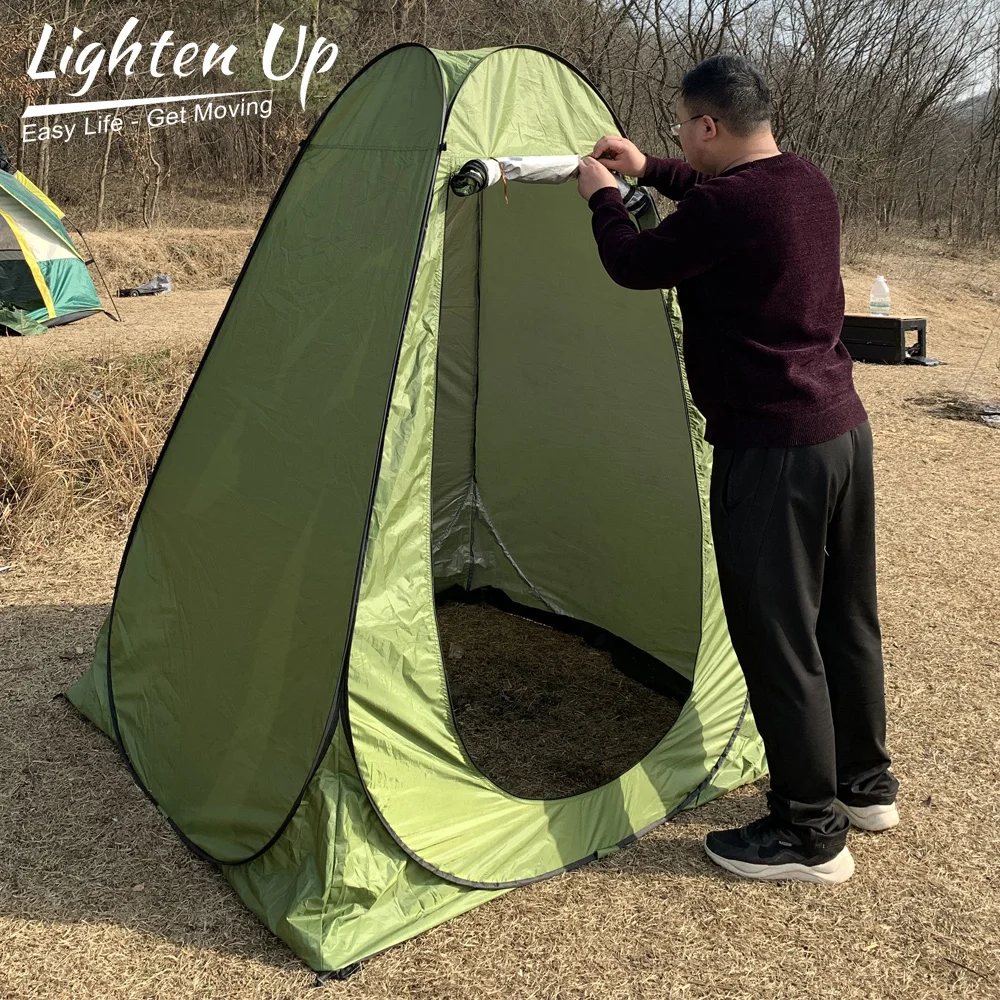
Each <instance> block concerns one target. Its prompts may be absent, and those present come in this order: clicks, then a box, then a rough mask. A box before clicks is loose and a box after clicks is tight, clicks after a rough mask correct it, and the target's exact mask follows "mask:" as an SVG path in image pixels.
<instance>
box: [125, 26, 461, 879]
mask: <svg viewBox="0 0 1000 1000" xmlns="http://www.w3.org/2000/svg"><path fill="white" fill-rule="evenodd" d="M408 48H416V49H425V50H426V51H428V52H430V51H431V50H430V49H428V48H427V46H425V45H415V44H411V43H403V44H401V45H395V46H393V47H392V48H391V49H386V51H385V52H381V53H379V55H377V56H376V57H375V58H374V59H372V60H370V61H369V62H368V63H366V64H365V65H364V66H363V67H362V68H361V69H359V70H358V72H357V73H355V74H354V76H353V77H351V79H350V80H349V81H348V82H347V83H346V84H345V85H344V88H343V89H342V90H341V91H340V93H339V94H338V95H337V97H336V98H334V100H333V101H332V102H331V103H330V105H329V107H327V109H326V110H325V111H324V112H323V114H322V115H320V117H319V119H318V120H317V121H316V124H315V125H314V126H313V128H312V131H311V132H310V133H309V136H308V138H306V139H305V140H304V141H303V142H302V143H301V144H300V146H299V151H298V153H297V154H296V157H295V159H294V161H293V162H292V164H291V166H290V167H289V168H288V171H287V173H286V174H285V176H284V178H283V179H282V181H281V185H280V186H279V188H278V191H277V193H276V194H275V196H274V198H273V199H272V200H271V204H270V205H269V206H268V210H267V214H266V215H265V216H264V221H263V222H262V223H261V225H260V229H258V231H257V235H256V237H255V238H254V241H253V244H252V245H251V247H250V251H249V253H248V254H247V257H246V260H245V261H244V262H243V267H242V268H241V270H240V273H239V276H238V277H237V279H236V283H235V284H234V285H233V290H232V293H231V294H230V296H229V301H228V302H227V303H226V307H225V309H223V311H222V315H221V316H220V317H219V322H218V323H217V324H216V327H215V330H214V331H213V333H212V336H211V338H210V340H209V342H208V346H207V347H206V348H205V353H204V354H203V355H202V358H201V361H200V362H199V364H198V368H197V370H196V371H195V373H194V377H193V378H192V379H191V385H190V386H189V387H188V391H187V393H186V394H185V396H184V400H183V401H182V402H181V405H180V408H179V409H178V411H177V416H176V417H175V418H174V422H173V424H172V425H171V427H170V431H169V433H168V434H167V438H166V440H165V441H164V443H163V447H162V448H161V449H160V454H159V456H158V457H157V459H156V465H155V466H154V467H153V472H152V474H151V475H150V477H149V483H148V484H147V486H146V491H145V493H144V494H143V497H142V500H141V501H140V503H139V509H138V510H137V511H136V515H135V519H134V520H133V522H132V528H131V530H130V532H129V536H128V540H127V541H126V543H125V549H124V552H123V553H122V560H121V563H120V565H119V568H118V577H117V579H116V580H115V592H114V596H113V597H112V600H111V610H110V612H109V615H108V618H109V626H108V650H107V688H108V708H109V712H110V715H111V722H112V725H113V727H114V734H115V742H116V743H117V744H118V750H119V752H120V754H121V756H122V758H123V760H124V761H125V764H126V766H127V767H128V770H129V774H131V776H132V780H133V781H134V782H135V783H136V784H137V785H138V786H139V789H140V790H141V791H142V793H143V794H144V795H145V796H146V798H148V799H149V800H150V802H152V803H153V805H154V806H156V808H157V810H158V811H159V812H160V813H161V814H162V815H163V816H164V818H165V819H166V820H167V822H168V823H169V824H170V826H171V827H172V828H173V829H174V831H175V832H176V833H177V835H178V837H180V839H181V840H182V841H183V842H184V844H186V845H187V846H188V847H189V848H190V849H191V850H192V851H193V852H194V853H195V854H197V855H198V857H200V858H203V859H204V860H206V861H211V862H213V863H215V864H219V865H244V864H249V863H250V862H251V861H255V860H256V859H257V858H259V857H261V856H262V855H264V854H266V853H267V852H268V851H269V850H270V849H271V848H272V847H273V846H274V845H275V843H277V841H278V839H279V838H280V837H281V835H282V834H283V833H284V832H285V830H286V828H287V827H288V824H289V823H290V822H291V821H292V818H293V817H294V815H295V813H296V812H297V811H298V808H299V805H300V804H301V802H302V799H303V797H304V796H305V793H306V789H307V788H308V787H309V783H310V782H311V781H312V779H313V776H314V775H315V773H316V771H317V770H318V769H319V765H320V764H321V763H322V761H323V758H324V757H325V756H326V751H327V750H328V749H329V746H330V742H331V740H332V739H333V734H334V732H335V730H336V725H335V723H336V721H337V719H338V718H339V703H340V701H341V700H342V695H343V691H344V686H345V682H346V677H347V660H348V656H349V653H350V648H351V638H352V633H353V629H354V615H355V612H356V609H357V602H358V592H359V590H360V584H361V569H362V567H363V564H364V548H362V551H361V553H360V555H359V559H358V571H357V574H356V579H355V587H354V598H353V601H352V604H351V613H350V620H349V627H348V631H347V634H346V637H345V645H344V657H343V664H342V666H341V674H340V678H339V680H338V684H337V689H336V692H335V694H334V701H333V705H332V706H331V708H330V714H329V716H328V718H327V724H326V727H325V729H324V732H323V736H322V738H321V743H320V747H319V749H318V750H317V752H316V756H315V758H314V760H313V763H312V766H311V767H310V769H309V773H308V775H307V777H306V779H305V781H304V782H303V784H302V788H301V790H300V791H299V794H298V796H297V797H296V799H295V801H294V803H293V804H292V807H291V809H290V810H289V812H288V815H287V816H286V817H285V819H284V820H283V821H282V823H281V825H280V826H279V827H278V829H277V831H276V832H275V834H274V836H272V837H271V839H270V840H269V841H268V842H267V843H266V844H265V845H264V846H263V847H261V848H260V850H258V851H256V852H255V853H254V854H252V855H250V856H249V857H246V858H243V859H242V860H240V861H223V860H221V859H219V858H216V857H214V856H213V855H212V854H210V853H209V852H208V851H206V850H204V849H203V848H201V847H199V846H198V845H197V844H196V843H195V842H194V841H193V840H191V839H190V838H189V837H188V836H187V834H185V833H184V831H183V830H182V829H181V828H180V827H179V826H178V825H177V824H176V823H175V822H174V821H173V820H172V819H171V818H170V817H169V816H168V815H167V813H166V812H165V811H164V810H163V808H162V807H161V806H160V804H159V803H158V802H157V801H156V798H155V796H154V795H153V793H152V792H151V791H150V790H149V789H148V788H147V787H146V785H145V783H144V782H143V780H142V778H140V777H139V774H138V772H137V771H136V769H135V766H134V765H133V763H132V759H131V758H130V757H129V754H128V751H127V750H126V749H125V744H124V741H123V740H122V734H121V728H120V725H119V722H118V712H117V709H116V706H115V698H114V683H113V680H112V669H111V662H112V656H111V646H112V637H113V631H114V614H115V604H116V603H117V600H118V592H119V589H120V587H121V582H122V576H123V574H124V571H125V562H126V559H127V557H128V554H129V549H130V548H131V547H132V542H133V540H134V539H135V534H136V531H137V529H138V525H139V521H140V519H141V517H142V512H143V508H144V507H145V504H146V501H147V499H148V498H149V495H150V492H151V490H152V488H153V484H154V483H155V481H156V474H157V472H158V471H159V468H160V464H161V463H162V461H163V456H164V455H165V454H166V452H167V448H168V447H169V445H170V441H171V439H172V438H173V435H174V432H175V431H176V429H177V426H178V424H179V423H180V421H181V418H182V417H183V415H184V409H185V407H186V406H187V401H188V400H189V399H190V398H191V394H192V393H193V391H194V388H195V385H196V384H197V382H198V377H199V376H200V375H201V372H202V370H203V369H204V367H205V362H206V361H207V359H208V356H209V354H210V353H211V351H212V347H213V345H214V344H215V341H216V339H217V337H218V336H219V333H220V331H221V330H222V328H223V326H224V324H225V320H226V316H227V315H228V313H229V308H230V306H231V305H232V303H233V300H234V299H235V298H236V293H237V292H238V291H239V288H240V285H241V284H242V282H243V278H244V277H245V275H246V273H247V270H248V268H249V266H250V261H251V260H252V259H253V256H254V253H255V252H256V250H257V247H258V245H259V244H260V241H261V239H262V238H263V236H264V233H265V232H266V230H267V226H268V223H269V222H270V221H271V218H272V216H273V215H274V212H275V210H276V208H277V206H278V203H279V202H280V201H281V197H282V195H283V194H284V193H285V190H286V188H287V187H288V184H289V182H290V181H291V178H292V177H293V175H294V174H295V171H296V169H297V168H298V166H299V164H300V162H301V160H302V158H303V156H304V155H305V154H306V153H307V152H308V150H309V148H310V141H311V140H312V138H313V136H315V135H316V133H317V132H318V131H319V129H320V128H321V127H322V125H323V122H324V121H326V118H327V116H328V115H329V114H330V112H331V111H332V110H333V109H334V107H336V105H337V103H338V102H339V100H340V98H341V97H342V96H343V95H344V94H345V93H346V92H347V91H348V89H349V88H350V86H351V84H353V83H354V82H355V81H356V80H358V79H359V78H360V77H361V76H362V75H363V74H364V73H366V72H367V71H368V70H369V69H370V68H371V67H372V66H374V65H375V64H376V63H378V62H379V61H380V60H382V59H384V58H385V57H386V56H388V55H390V54H391V53H393V52H396V51H398V50H400V49H408ZM435 64H437V65H438V67H439V72H440V64H438V63H437V60H436V59H435ZM442 92H443V93H446V88H445V86H444V78H443V74H442ZM445 111H446V105H445V103H444V102H442V122H441V130H442V131H441V134H442V138H443V135H444V126H445V121H446V117H445ZM439 162H440V153H439V154H438V158H437V161H436V162H435V166H434V171H433V175H432V177H431V182H430V185H429V186H428V192H427V203H426V205H425V208H424V218H423V223H422V226H421V230H420V235H419V238H418V241H417V244H418V245H417V252H416V257H415V260H414V264H413V270H412V273H411V276H410V287H409V291H408V293H407V298H406V304H405V307H404V310H403V319H402V323H401V328H400V335H399V342H398V344H397V347H396V359H395V362H394V364H393V370H392V377H391V381H390V387H389V392H388V396H387V402H386V409H385V414H384V417H383V424H382V433H381V435H380V436H379V444H378V449H379V450H378V456H377V463H380V461H381V455H382V447H383V443H384V439H385V428H386V421H387V420H388V414H389V406H390V405H391V401H392V388H393V385H394V384H395V379H396V369H397V368H398V365H399V350H400V348H401V346H402V339H403V334H404V332H405V330H406V320H407V316H408V314H409V311H410V299H411V298H412V295H413V286H414V282H415V281H416V273H417V267H418V266H419V263H420V256H421V254H422V253H423V243H424V234H425V233H426V231H427V221H428V219H429V217H430V210H431V205H432V202H433V198H434V183H435V180H436V176H437V170H438V163H439ZM378 471H379V470H378V467H376V470H375V477H374V482H373V485H372V493H371V496H370V498H369V507H368V514H367V517H366V518H365V527H364V536H363V539H362V543H363V545H364V544H365V543H366V541H367V536H368V525H369V522H370V520H371V513H372V507H373V505H374V502H375V493H374V491H375V486H376V485H377V483H378Z"/></svg>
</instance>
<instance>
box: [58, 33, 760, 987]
mask: <svg viewBox="0 0 1000 1000" xmlns="http://www.w3.org/2000/svg"><path fill="white" fill-rule="evenodd" d="M617 128H618V126H617V123H616V120H615V118H614V116H613V114H612V113H611V111H610V110H609V108H608V107H607V105H606V104H605V103H604V102H603V100H602V99H601V97H600V95H599V94H598V93H597V92H596V91H595V90H594V88H593V87H592V86H591V85H590V84H589V83H588V82H587V81H586V80H585V79H584V78H582V77H581V76H580V74H579V73H577V72H576V71H575V70H574V69H572V68H571V67H570V66H568V65H567V64H566V63H564V62H562V61H561V60H559V59H558V58H556V57H555V56H553V55H551V54H548V53H545V52H542V51H539V50H535V49H528V48H506V49H498V50H489V51H476V52H437V51H431V50H428V49H426V48H424V47H421V46H414V45H408V46H403V47H399V48H396V49H392V50H390V51H389V52H387V53H385V54H383V55H382V56H380V57H379V58H378V59H376V60H375V61H374V62H373V63H371V64H370V65H369V66H368V67H367V68H366V69H364V70H363V71H362V72H361V73H360V74H359V75H358V76H356V77H355V78H354V80H353V81H352V82H351V83H350V84H348V86H347V87H346V88H345V89H344V90H343V92H342V93H341V94H340V96H339V97H338V98H337V100H336V101H335V102H334V103H333V105H332V106H331V107H330V108H329V109H328V111H327V112H326V113H325V114H324V115H323V117H322V119H321V120H320V122H319V123H318V124H317V126H316V128H315V129H314V130H313V133H312V135H311V136H310V138H309V139H308V140H307V141H306V142H305V143H304V144H303V148H302V150H301V152H300V154H299V156H298V159H297V160H296V162H295V164H294V166H293V167H292V169H291V170H290V172H289V174H288V176H287V177H286V179H285V181H284V183H283V184H282V187H281V190H280V191H279V193H278V195H277V197H276V199H275V201H274V203H273V204H272V206H271V209H270V211H269V212H268V215H267V218H266V219H265V221H264V224H263V226H262V228H261V231H260V234H259V235H258V237H257V240H256V242H255V243H254V246H253V248H252V250H251V253H250V256H249V258H248V260H247V263H246V266H245V267H244V269H243V273H242V274H241V276H240V279H239V282H238V283H237V285H236V287H235V289H234V291H233V294H232V297H231V298H230V301H229V304H228V306H227V307H226V310H225V313H224V314H223V316H222V319H221V320H220V322H219V326H218V328H217V329H216V331H215V335H214V336H213V338H212V341H211V343H210V345H209V348H208V350H207V352H206V354H205V358H204V360H203V362H202V365H201V367H200V369H199V371H198V374H197V376H196V378H195V380H194V383H193V385H192V387H191V390H190V392H189V393H188V396H187V398H186V400H185V402H184V405H183V407H182V409H181V411H180V414H179V416H178V419H177V422H176V424H175V425H174V428H173V430H172V432H171V434H170V437H169V439H168V441H167V444H166V446H165V448H164V450H163V453H162V455H161V457H160V461H159V463H158V465H157V468H156V471H155V473H154V476H153V478H152V481H151V483H150V486H149V489H148V491H147V493H146V496H145V499H144V501H143V504H142V507H141V509H140V512H139V514H138V517H137V518H136V521H135V524H134V526H133V530H132V534H131V536H130V538H129V542H128V546H127V548H126V552H125V555H124V558H123V561H122V565H121V570H120V575H119V578H118V582H117V587H116V590H115V597H114V603H113V605H112V608H111V611H110V614H109V617H108V622H107V623H106V624H105V627H104V629H103V631H102V634H101V636H100V637H99V640H98V649H97V656H96V659H95V661H94V665H93V667H92V668H91V670H90V672H89V673H88V674H86V675H85V676H84V677H83V678H82V679H81V680H80V681H79V682H78V684H77V685H76V686H75V687H74V688H73V689H72V690H71V691H70V698H71V700H72V701H73V702H74V703H75V704H76V705H77V706H78V707H79V708H80V709H81V710H82V711H83V712H84V713H85V714H86V715H87V716H89V717H90V718H91V719H92V720H93V721H94V722H96V723H97V724H98V725H99V726H101V728H103V729H104V730H105V731H106V732H107V733H109V734H110V735H112V736H113V737H114V738H115V739H116V740H117V741H118V743H119V744H120V746H121V749H122V751H123V752H124V755H125V757H126V759H127V761H128V763H129V766H130V767H131V769H132V771H133V774H134V776H135V778H136V780H137V781H138V782H139V783H140V785H141V786H142V788H143V789H144V790H145V791H146V792H147V794H148V795H149V796H150V797H151V798H152V799H153V800H154V801H155V802H156V804H157V805H158V807H159V809H160V810H161V811H162V812H163V813H164V814H165V815H166V816H167V817H168V818H169V821H170V823H171V824H172V825H173V827H174V828H175V829H176V831H177V832H178V834H179V835H180V836H181V837H182V838H183V839H184V841H185V842H186V843H187V844H188V845H189V846H191V847H192V848H193V849H194V850H196V851H197V852H198V853H199V854H201V855H203V856H204V857H207V858H211V859H213V860H214V861H216V862H217V863H218V864H220V865H221V866H222V870H223V871H224V873H225V875H226V877H227V878H228V879H229V881H230V882H231V883H232V884H233V886H235V888H236V890H237V892H238V893H239V895H240V896H241V897H242V898H243V900H244V901H245V902H246V904H247V905H248V906H249V907H251V908H252V909H253V910H254V911H255V912H256V913H257V914H258V915H259V916H260V918H261V919H262V920H263V921H264V922H265V923H266V924H267V925H268V926H269V927H270V928H271V929H272V930H273V931H274V932H275V933H276V934H278V935H280V936H281V937H282V938H284V939H285V940H286V941H287V942H288V943H289V944H290V945H291V947H292V948H293V949H294V950H295V951H296V952H297V953H298V954H299V955H300V956H302V958H304V959H305V961H306V962H308V963H309V965H311V966H312V967H313V968H314V969H316V970H318V971H340V970H344V969H347V968H349V967H351V966H352V965H353V964H354V963H356V962H358V961H359V960H361V959H364V958H365V957H367V956H370V955H372V954H374V953H376V952H378V951H380V950H382V949H384V948H387V947H389V946H390V945H393V944H395V943H397V942H400V941H402V940H405V939H406V938H409V937H411V936H413V935H414V934H417V933H419V932H421V931H423V930H426V929H427V928H429V927H431V926H433V925H435V924H437V923H440V922H441V921H443V920H446V919H448V918H450V917H453V916H455V915H456V914H459V913H461V912H463V911H466V910H468V909H470V908H472V907H474V906H476V905H478V904H479V903H482V902H485V901H486V900H488V899H491V898H493V897H494V896H496V895H497V894H499V893H502V892H504V891H507V890H508V889H510V888H512V887H515V886H520V885H523V884H525V883H529V882H532V881H536V880H539V879H543V878H546V877H548V876H551V875H555V874H558V873H560V872H563V871H566V870H567V869H568V868H571V867H574V866H577V865H580V864H582V863H584V862H587V861H590V860H593V859H595V858H599V857H603V856H604V855H606V854H609V853H611V852H613V851H615V850H616V849H618V848H620V847H622V846H623V845H625V844H627V843H629V842H630V841H632V840H633V839H634V838H635V837H637V836H639V835H641V834H642V833H643V832H645V831H647V830H649V829H651V828H652V827H654V826H656V825H657V824H659V823H661V822H663V821H664V820H665V819H666V818H669V817H670V816H671V815H673V814H675V813H676V812H677V811H678V810H680V809H684V808H688V807H691V806H695V805H698V804H700V803H703V802H705V801H707V800H709V799H712V798H713V797H715V796H718V795H720V794H721V793H723V792H724V791H725V790H727V789H730V788H733V787H735V786H737V785H739V784H741V783H743V782H746V781H749V780H752V779H754V778H756V777H758V776H759V775H760V774H761V773H762V769H763V766H764V762H763V751H762V746H761V743H760V739H759V736H758V734H757V732H756V729H755V727H754V725H753V721H752V716H751V715H750V713H749V712H748V710H747V707H746V689H745V687H744V685H743V682H742V678H741V674H740V670H739V666H738V663H737V661H736V658H735V655H734V653H733V650H732V647H731V645H730V640H729V635H728V631H727V628H726V621H725V616H724V613H723V609H722V604H721V601H720V597H719V589H718V582H717V579H716V569H715V560H714V555H713V550H712V544H711V536H710V531H709V523H708V509H707V502H708V501H707V495H708V476H709V469H710V464H711V454H710V448H709V447H708V446H707V445H706V444H705V442H704V440H703V437H702V419H701V417H700V415H699V414H698V412H697V411H696V410H695V409H694V408H693V406H692V404H691V401H690V398H689V395H688V393H687V390H686V386H685V382H684V378H683V372H682V367H681V365H680V362H679V351H680V333H681V331H680V316H679V313H678V311H677V308H676V305H675V302H674V298H673V295H672V294H662V293H659V292H641V293H640V292H631V291H626V290H623V289H621V288H619V287H617V286H616V285H615V284H613V283H612V282H611V281H610V279H609V278H608V277H607V276H606V274H605V273H604V271H603V269H602V267H601V264H600V262H599V260H598V256H597V252H596V249H595V246H594V243H593V238H592V236H591V233H590V221H589V212H588V211H587V207H586V205H585V204H584V203H583V202H582V201H581V199H580V198H579V196H578V195H577V192H576V187H575V184H572V183H569V184H561V185H558V184H555V185H553V184H535V185H533V184H511V185H510V187H509V188H507V190H506V192H505V190H504V186H503V185H500V184H497V185H494V186H493V187H489V188H487V189H486V190H484V191H482V192H481V193H477V194H472V195H471V196H467V197H457V196H456V195H455V194H454V193H453V192H452V191H451V188H450V183H449V182H450V180H451V179H452V178H453V177H455V175H456V174H457V173H458V172H459V171H460V170H461V168H462V165H463V164H465V163H467V162H468V161H470V160H473V159H476V158H481V157H492V156H505V157H516V156H522V155H523V156H528V155H531V156H536V155H537V156H548V155H569V154H573V153H579V152H582V151H586V150H588V149H590V148H591V147H592V145H593V143H594V141H595V140H596V138H598V137H599V136H601V135H603V134H605V133H609V132H613V131H615V130H616V129H617ZM653 215H655V213H647V215H646V216H645V219H646V224H649V223H650V222H655V218H651V216H653ZM456 586H459V587H462V588H465V589H466V590H469V591H476V590H479V589H481V588H491V589H492V590H493V591H496V592H502V593H503V594H505V595H506V597H507V598H508V599H510V600H513V601H515V602H517V604H519V605H521V606H523V607H527V608H533V609H541V610H544V611H546V612H547V613H549V614H551V615H556V616H560V617H561V618H564V619H566V620H574V621H578V622H586V623H590V624H591V625H594V626H596V627H600V628H601V629H603V630H605V631H606V632H607V633H610V634H612V635H614V636H617V637H620V638H621V639H623V640H626V641H627V642H629V643H630V644H632V646H633V647H637V648H638V649H639V650H642V651H644V652H645V653H647V654H650V655H651V656H652V657H654V658H655V660H656V662H658V663H659V664H661V665H662V669H663V671H664V673H667V672H673V674H674V675H675V676H676V675H680V676H681V677H683V678H686V679H687V680H688V681H689V682H692V683H691V685H690V695H689V697H688V698H687V700H686V702H685V703H684V706H683V709H682V710H681V713H680V716H679V718H678V719H677V721H676V723H675V724H674V725H673V726H672V727H671V728H670V729H669V731H668V732H664V733H663V738H662V740H660V742H659V743H658V744H657V745H656V746H655V748H654V749H653V750H652V751H651V752H649V753H648V754H646V756H645V757H643V759H641V760H635V761H634V766H632V767H631V768H630V769H629V770H627V771H626V772H625V773H624V774H622V775H621V776H620V777H618V778H617V779H616V780H614V781H611V782H609V783H606V784H603V785H601V786H600V787H597V788H594V789H592V790H590V791H586V792H584V793H582V794H578V795H570V796H566V797H560V798H550V799H527V798H522V797H517V796H515V795H512V794H510V793H509V792H507V791H505V790H504V789H502V788H500V787H498V786H497V785H496V784H494V783H493V782H492V781H491V780H490V779H489V778H488V777H486V775H484V774H483V773H482V772H481V771H480V770H479V769H478V768H477V767H476V766H475V764H474V763H473V762H472V760H471V759H470V757H469V754H468V753H467V752H466V749H465V746H464V745H463V742H462V739H461V736H460V733H459V731H458V728H457V726H456V723H455V718H454V714H453V711H452V707H451V704H450V701H449V695H448V685H447V680H446V674H445V668H444V665H443V663H442V654H441V647H440V640H439V635H438V629H437V621H436V612H435V595H436V594H440V593H441V592H443V591H445V590H447V589H449V588H454V587H456ZM537 669H538V670H539V671H544V670H545V663H539V664H538V666H537ZM528 750H530V748H526V751H528Z"/></svg>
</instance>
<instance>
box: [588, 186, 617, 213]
mask: <svg viewBox="0 0 1000 1000" xmlns="http://www.w3.org/2000/svg"><path fill="white" fill-rule="evenodd" d="M616 203H617V204H618V205H621V206H622V208H624V207H625V202H623V201H622V194H621V191H619V190H618V188H616V187H613V188H610V187H606V188H598V189H597V190H596V191H595V192H594V193H593V194H592V195H591V196H590V200H589V201H588V202H587V204H588V205H589V206H590V210H591V211H592V212H596V211H597V210H598V209H599V208H603V207H604V206H605V205H614V204H616Z"/></svg>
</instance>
